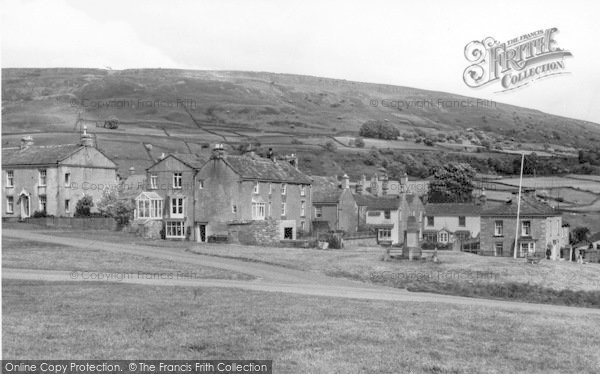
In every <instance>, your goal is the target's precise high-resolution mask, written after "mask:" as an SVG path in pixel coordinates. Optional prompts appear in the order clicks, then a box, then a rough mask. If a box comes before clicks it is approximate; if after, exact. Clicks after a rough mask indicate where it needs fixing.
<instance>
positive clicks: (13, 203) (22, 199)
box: [2, 129, 118, 220]
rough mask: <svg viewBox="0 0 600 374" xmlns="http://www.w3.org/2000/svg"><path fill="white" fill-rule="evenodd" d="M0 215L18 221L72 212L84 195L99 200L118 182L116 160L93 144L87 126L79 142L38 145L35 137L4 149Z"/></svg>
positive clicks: (24, 139)
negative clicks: (43, 215) (37, 216)
mask: <svg viewBox="0 0 600 374" xmlns="http://www.w3.org/2000/svg"><path fill="white" fill-rule="evenodd" d="M2 182H3V188H2V202H3V205H4V209H2V218H3V219H5V220H20V219H24V218H27V217H30V216H32V215H34V214H35V212H45V213H46V214H49V215H54V216H62V217H72V216H73V214H74V213H75V204H76V203H77V201H79V200H80V199H81V198H82V197H83V196H84V195H88V196H91V197H92V198H93V199H94V200H95V201H99V200H100V198H101V197H102V194H103V191H104V188H105V187H110V186H115V185H116V184H117V182H118V180H117V165H116V164H115V163H114V162H113V161H112V160H111V159H110V158H109V157H108V156H106V155H105V154H104V153H102V151H100V150H99V149H97V148H96V147H94V141H93V137H92V135H91V134H88V133H87V129H84V130H83V132H82V134H81V141H80V143H79V144H68V145H48V146H43V145H35V144H34V141H33V139H32V137H31V136H26V137H24V138H23V139H21V144H20V146H19V147H3V148H2Z"/></svg>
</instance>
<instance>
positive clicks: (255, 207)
mask: <svg viewBox="0 0 600 374" xmlns="http://www.w3.org/2000/svg"><path fill="white" fill-rule="evenodd" d="M252 219H255V220H260V219H265V203H252Z"/></svg>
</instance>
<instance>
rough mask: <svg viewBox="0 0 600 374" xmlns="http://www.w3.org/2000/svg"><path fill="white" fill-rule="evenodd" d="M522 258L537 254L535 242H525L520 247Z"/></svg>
mask: <svg viewBox="0 0 600 374" xmlns="http://www.w3.org/2000/svg"><path fill="white" fill-rule="evenodd" d="M520 249H521V251H520V256H521V257H525V256H526V255H531V254H533V253H535V243H534V242H524V243H521V245H520Z"/></svg>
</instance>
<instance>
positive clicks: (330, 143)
mask: <svg viewBox="0 0 600 374" xmlns="http://www.w3.org/2000/svg"><path fill="white" fill-rule="evenodd" d="M325 149H326V150H328V151H329V152H335V151H336V150H337V147H336V145H335V143H334V142H333V140H329V141H328V142H327V143H325Z"/></svg>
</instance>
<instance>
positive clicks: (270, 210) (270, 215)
mask: <svg viewBox="0 0 600 374" xmlns="http://www.w3.org/2000/svg"><path fill="white" fill-rule="evenodd" d="M272 205H273V204H272V203H271V202H270V201H269V217H273V213H272V212H273V210H272V209H271V208H272V207H271V206H272Z"/></svg>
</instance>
